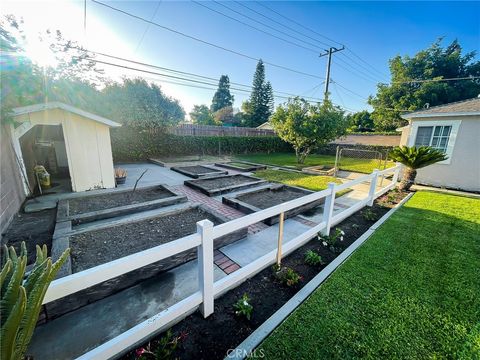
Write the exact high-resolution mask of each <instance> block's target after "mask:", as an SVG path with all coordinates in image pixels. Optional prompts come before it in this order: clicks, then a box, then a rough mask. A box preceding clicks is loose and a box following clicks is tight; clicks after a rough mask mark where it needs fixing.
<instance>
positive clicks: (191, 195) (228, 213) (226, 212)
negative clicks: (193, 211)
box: [170, 185, 268, 234]
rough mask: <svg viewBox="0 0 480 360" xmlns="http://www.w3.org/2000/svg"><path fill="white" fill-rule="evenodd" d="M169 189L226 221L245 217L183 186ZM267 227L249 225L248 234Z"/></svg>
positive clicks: (259, 224)
mask: <svg viewBox="0 0 480 360" xmlns="http://www.w3.org/2000/svg"><path fill="white" fill-rule="evenodd" d="M170 188H171V189H172V190H174V191H176V192H178V193H181V194H183V195H185V196H186V197H187V198H188V200H189V201H191V202H197V203H201V204H204V205H206V206H207V207H209V208H211V209H213V210H215V211H217V212H219V213H220V214H222V215H223V216H225V217H226V218H228V219H231V220H233V219H237V218H239V217H242V216H245V214H244V213H242V212H240V211H238V210H236V209H234V208H231V207H230V206H227V205H225V204H223V203H221V202H220V201H218V200H216V199H214V198H211V197H209V196H207V195H204V194H202V193H200V192H198V191H196V190H193V189H191V188H189V187H187V186H185V185H177V186H170ZM267 227H268V226H267V225H265V224H263V223H257V224H253V225H250V226H249V227H248V232H249V233H250V234H254V233H256V232H259V231H260V230H263V229H266V228H267Z"/></svg>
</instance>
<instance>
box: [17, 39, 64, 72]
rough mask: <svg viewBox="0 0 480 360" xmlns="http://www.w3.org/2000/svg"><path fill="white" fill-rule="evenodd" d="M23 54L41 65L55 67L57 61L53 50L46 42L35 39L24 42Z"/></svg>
mask: <svg viewBox="0 0 480 360" xmlns="http://www.w3.org/2000/svg"><path fill="white" fill-rule="evenodd" d="M25 55H26V56H27V57H28V58H29V59H30V60H31V61H32V62H33V63H35V64H37V65H39V66H41V67H55V66H56V65H57V63H58V60H57V58H56V57H55V54H54V53H53V51H52V50H51V49H50V48H49V47H48V44H46V43H43V42H41V41H40V40H37V41H29V42H28V43H27V44H25Z"/></svg>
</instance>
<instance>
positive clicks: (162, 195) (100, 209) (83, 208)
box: [57, 185, 187, 225]
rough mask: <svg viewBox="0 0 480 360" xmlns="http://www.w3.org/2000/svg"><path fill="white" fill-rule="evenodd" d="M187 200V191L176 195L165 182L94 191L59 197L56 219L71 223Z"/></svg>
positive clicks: (150, 208) (125, 213)
mask: <svg viewBox="0 0 480 360" xmlns="http://www.w3.org/2000/svg"><path fill="white" fill-rule="evenodd" d="M186 201H187V198H186V197H185V196H184V195H177V194H176V193H174V192H173V191H172V190H170V189H169V188H168V187H166V186H165V185H155V186H149V187H144V188H139V189H136V190H135V191H132V189H126V190H116V191H108V192H106V193H103V192H102V193H100V194H98V193H93V194H88V195H85V196H81V197H75V198H71V199H65V200H60V201H59V203H58V208H57V222H61V221H72V225H78V224H81V223H86V222H91V221H95V220H102V219H108V218H112V217H116V216H120V215H128V214H132V213H135V212H139V211H145V210H152V209H156V208H160V207H163V206H167V205H173V204H178V203H182V202H186Z"/></svg>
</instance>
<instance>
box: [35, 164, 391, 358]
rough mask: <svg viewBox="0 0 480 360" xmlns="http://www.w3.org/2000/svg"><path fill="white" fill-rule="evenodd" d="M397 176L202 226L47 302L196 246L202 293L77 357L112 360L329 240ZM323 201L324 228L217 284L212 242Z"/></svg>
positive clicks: (90, 273) (77, 279)
mask: <svg viewBox="0 0 480 360" xmlns="http://www.w3.org/2000/svg"><path fill="white" fill-rule="evenodd" d="M399 171H400V165H397V166H395V167H392V168H389V169H385V170H382V171H378V170H375V171H374V172H372V173H371V174H368V175H365V176H362V177H360V178H358V179H355V180H353V181H349V182H347V183H344V184H340V185H339V184H335V183H330V184H329V185H328V188H327V189H326V190H322V191H319V192H315V193H312V194H309V195H307V196H303V197H301V198H298V199H294V200H291V201H288V202H286V203H283V204H279V205H276V206H273V207H270V208H268V209H265V210H261V211H258V212H256V213H253V214H249V215H246V216H243V217H241V218H237V219H234V220H231V221H229V222H226V223H223V224H220V225H217V226H214V225H213V223H212V222H211V221H209V220H202V221H199V222H198V223H197V233H196V234H192V235H189V236H186V237H183V238H181V239H178V240H175V241H173V242H170V243H168V244H163V245H159V246H156V247H154V248H151V249H148V250H144V251H141V252H139V253H135V254H132V255H129V256H126V257H123V258H120V259H117V260H114V261H112V262H109V263H106V264H102V265H99V266H96V267H94V268H91V269H87V270H85V271H82V272H79V273H76V274H73V275H70V276H66V277H64V278H60V279H58V280H55V281H54V282H53V283H52V284H51V285H50V287H49V288H48V291H47V293H46V296H45V300H44V302H43V303H44V304H45V303H48V302H51V301H54V300H58V299H60V298H62V297H65V296H67V295H71V294H73V293H75V292H78V291H80V290H82V289H85V288H87V287H90V286H92V285H95V284H98V283H101V282H103V281H106V280H109V279H113V278H115V277H117V276H120V275H122V274H125V273H127V272H130V271H132V270H135V269H139V268H141V267H143V266H146V265H148V264H151V263H154V262H157V261H159V260H162V259H165V258H167V257H170V256H174V255H176V254H178V253H180V252H183V251H185V250H188V249H192V248H195V247H196V248H197V254H198V274H199V276H198V278H199V290H198V291H197V292H195V293H194V294H192V295H190V296H189V297H187V298H185V299H183V300H181V301H179V302H178V303H176V304H174V305H172V306H170V307H169V308H167V309H165V310H163V311H161V312H160V313H158V314H156V315H155V316H153V317H151V318H150V319H147V320H145V321H144V322H142V323H139V324H137V325H136V326H134V327H132V328H131V329H129V330H127V331H125V332H124V333H122V334H120V335H119V336H117V337H115V338H113V339H111V340H109V341H107V342H105V343H104V344H102V345H100V346H98V347H96V348H95V349H93V350H91V351H89V352H87V353H85V354H84V355H82V356H80V357H79V359H92V358H95V359H110V358H112V357H115V356H117V355H118V354H120V353H122V352H124V351H126V350H127V349H130V348H132V347H133V346H135V345H138V344H140V343H141V342H142V341H143V340H144V339H145V338H146V337H148V336H151V335H153V334H156V333H158V332H160V331H163V330H165V329H166V328H168V327H169V326H171V325H173V324H174V323H176V322H178V321H180V320H182V319H183V318H185V317H186V316H188V315H189V314H191V313H193V312H194V311H195V310H196V309H198V308H200V311H201V312H202V314H203V315H204V317H207V316H209V315H210V314H212V313H213V311H214V301H215V298H217V297H219V296H221V295H222V294H223V293H225V292H226V291H228V290H230V289H232V288H234V287H236V286H238V285H239V284H241V283H242V282H244V281H245V280H247V279H248V278H250V277H252V276H254V275H255V274H257V273H258V272H260V271H262V270H263V269H265V268H266V267H268V266H270V265H272V264H274V263H275V261H276V260H277V258H278V257H280V258H282V257H284V256H286V255H288V254H289V253H291V252H293V251H294V250H296V249H298V248H299V247H301V246H302V245H304V244H305V243H307V242H308V241H310V240H311V239H312V238H313V237H315V236H316V235H317V234H318V233H319V232H322V233H324V234H327V235H328V233H329V231H330V228H331V227H332V226H334V225H336V224H338V223H340V222H341V221H343V220H344V219H345V218H347V217H348V216H350V215H352V214H353V213H354V212H356V211H358V210H360V209H361V208H363V207H364V206H372V205H373V201H374V199H375V198H377V197H378V196H380V195H382V194H383V193H385V192H386V191H388V190H390V189H392V188H393V187H395V185H396V181H397V179H398V174H399ZM389 174H393V177H392V182H391V183H389V184H388V185H387V186H385V187H383V188H380V190H378V191H377V188H378V186H377V183H378V178H379V177H382V178H383V177H385V176H386V175H389ZM365 182H370V191H369V193H368V195H367V196H366V197H365V199H362V200H360V201H359V202H357V203H356V204H354V205H353V206H351V207H349V208H347V209H345V210H343V211H341V212H340V213H339V214H336V215H335V216H334V215H333V208H334V204H335V195H336V193H337V192H339V191H341V190H344V189H347V188H350V187H352V186H354V185H357V184H360V183H365ZM380 184H381V183H380ZM319 199H325V202H324V212H323V218H322V221H321V223H319V224H317V225H315V226H314V227H312V228H310V229H308V230H307V231H306V232H304V233H302V234H300V235H298V236H296V237H295V238H294V239H291V240H290V241H288V242H287V243H285V244H283V246H282V249H280V248H277V249H274V250H272V251H270V252H269V253H267V254H265V255H263V256H262V257H260V258H258V259H256V260H255V261H253V262H251V263H250V264H248V265H246V266H244V267H242V268H240V269H239V270H237V271H235V272H233V273H231V274H229V275H227V276H225V277H223V278H222V279H220V280H218V281H216V282H214V273H213V272H214V266H213V251H214V250H213V249H214V247H213V243H214V241H215V239H217V238H219V237H221V236H224V235H226V234H229V233H232V232H234V231H236V230H239V229H242V228H245V227H248V226H250V225H253V224H256V223H258V222H260V221H262V220H264V219H267V218H270V217H272V216H277V215H281V214H284V213H285V212H287V211H288V210H291V209H294V208H297V207H300V206H303V205H305V204H308V203H311V202H313V201H316V200H319Z"/></svg>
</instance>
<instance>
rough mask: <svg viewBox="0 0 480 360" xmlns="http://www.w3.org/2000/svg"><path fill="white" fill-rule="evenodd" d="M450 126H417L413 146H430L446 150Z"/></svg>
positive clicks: (450, 130)
mask: <svg viewBox="0 0 480 360" xmlns="http://www.w3.org/2000/svg"><path fill="white" fill-rule="evenodd" d="M451 132H452V126H450V125H449V126H419V127H418V130H417V138H416V139H415V146H431V147H433V148H435V149H438V150H440V151H443V152H446V151H447V146H448V139H449V138H450V133H451Z"/></svg>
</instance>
